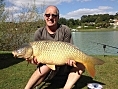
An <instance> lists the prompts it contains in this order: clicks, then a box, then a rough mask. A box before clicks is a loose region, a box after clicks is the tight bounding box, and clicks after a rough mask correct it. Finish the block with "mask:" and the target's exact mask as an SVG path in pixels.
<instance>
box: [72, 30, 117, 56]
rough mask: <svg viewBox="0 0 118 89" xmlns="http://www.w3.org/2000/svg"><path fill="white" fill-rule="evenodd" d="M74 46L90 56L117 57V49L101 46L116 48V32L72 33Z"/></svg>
mask: <svg viewBox="0 0 118 89" xmlns="http://www.w3.org/2000/svg"><path fill="white" fill-rule="evenodd" d="M72 36H73V41H74V44H75V45H76V46H77V47H79V49H80V50H82V51H83V52H85V53H87V54H90V55H118V49H116V48H112V47H108V46H106V48H105V51H104V49H103V45H100V44H97V43H101V44H106V45H110V46H113V47H117V48H118V31H109V32H72Z"/></svg>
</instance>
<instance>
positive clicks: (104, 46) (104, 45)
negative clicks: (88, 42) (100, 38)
mask: <svg viewBox="0 0 118 89" xmlns="http://www.w3.org/2000/svg"><path fill="white" fill-rule="evenodd" d="M93 43H96V44H100V45H103V48H104V49H105V48H106V46H108V47H111V48H115V49H118V47H114V46H111V45H107V44H102V43H98V42H93Z"/></svg>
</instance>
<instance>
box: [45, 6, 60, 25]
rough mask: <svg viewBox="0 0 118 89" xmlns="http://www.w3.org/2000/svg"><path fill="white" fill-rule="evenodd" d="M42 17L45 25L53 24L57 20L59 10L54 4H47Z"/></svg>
mask: <svg viewBox="0 0 118 89" xmlns="http://www.w3.org/2000/svg"><path fill="white" fill-rule="evenodd" d="M44 19H45V22H46V25H47V26H55V25H56V24H57V22H58V20H59V10H58V8H57V7H56V6H52V5H51V6H48V7H47V8H46V10H45V12H44Z"/></svg>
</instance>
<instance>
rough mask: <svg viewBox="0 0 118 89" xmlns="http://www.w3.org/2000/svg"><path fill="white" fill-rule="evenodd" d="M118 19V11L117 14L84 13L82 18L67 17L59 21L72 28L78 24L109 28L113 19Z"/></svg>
mask: <svg viewBox="0 0 118 89" xmlns="http://www.w3.org/2000/svg"><path fill="white" fill-rule="evenodd" d="M114 19H117V20H118V13H116V14H115V15H109V14H97V15H83V16H82V17H81V19H72V18H71V19H66V18H60V20H59V22H60V23H62V24H65V25H68V26H69V27H71V28H74V27H76V26H92V27H102V28H107V27H109V26H110V23H113V20H114Z"/></svg>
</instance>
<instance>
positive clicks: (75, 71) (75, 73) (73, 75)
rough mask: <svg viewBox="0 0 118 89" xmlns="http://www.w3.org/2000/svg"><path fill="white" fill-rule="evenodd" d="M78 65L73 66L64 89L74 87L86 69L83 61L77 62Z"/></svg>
mask: <svg viewBox="0 0 118 89" xmlns="http://www.w3.org/2000/svg"><path fill="white" fill-rule="evenodd" d="M77 67H78V68H72V69H71V70H70V73H69V75H68V79H67V81H66V84H65V86H64V89H72V87H73V85H74V84H75V83H76V81H77V80H78V79H79V78H80V76H81V75H82V73H83V72H84V70H85V67H84V65H82V64H81V63H77Z"/></svg>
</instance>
